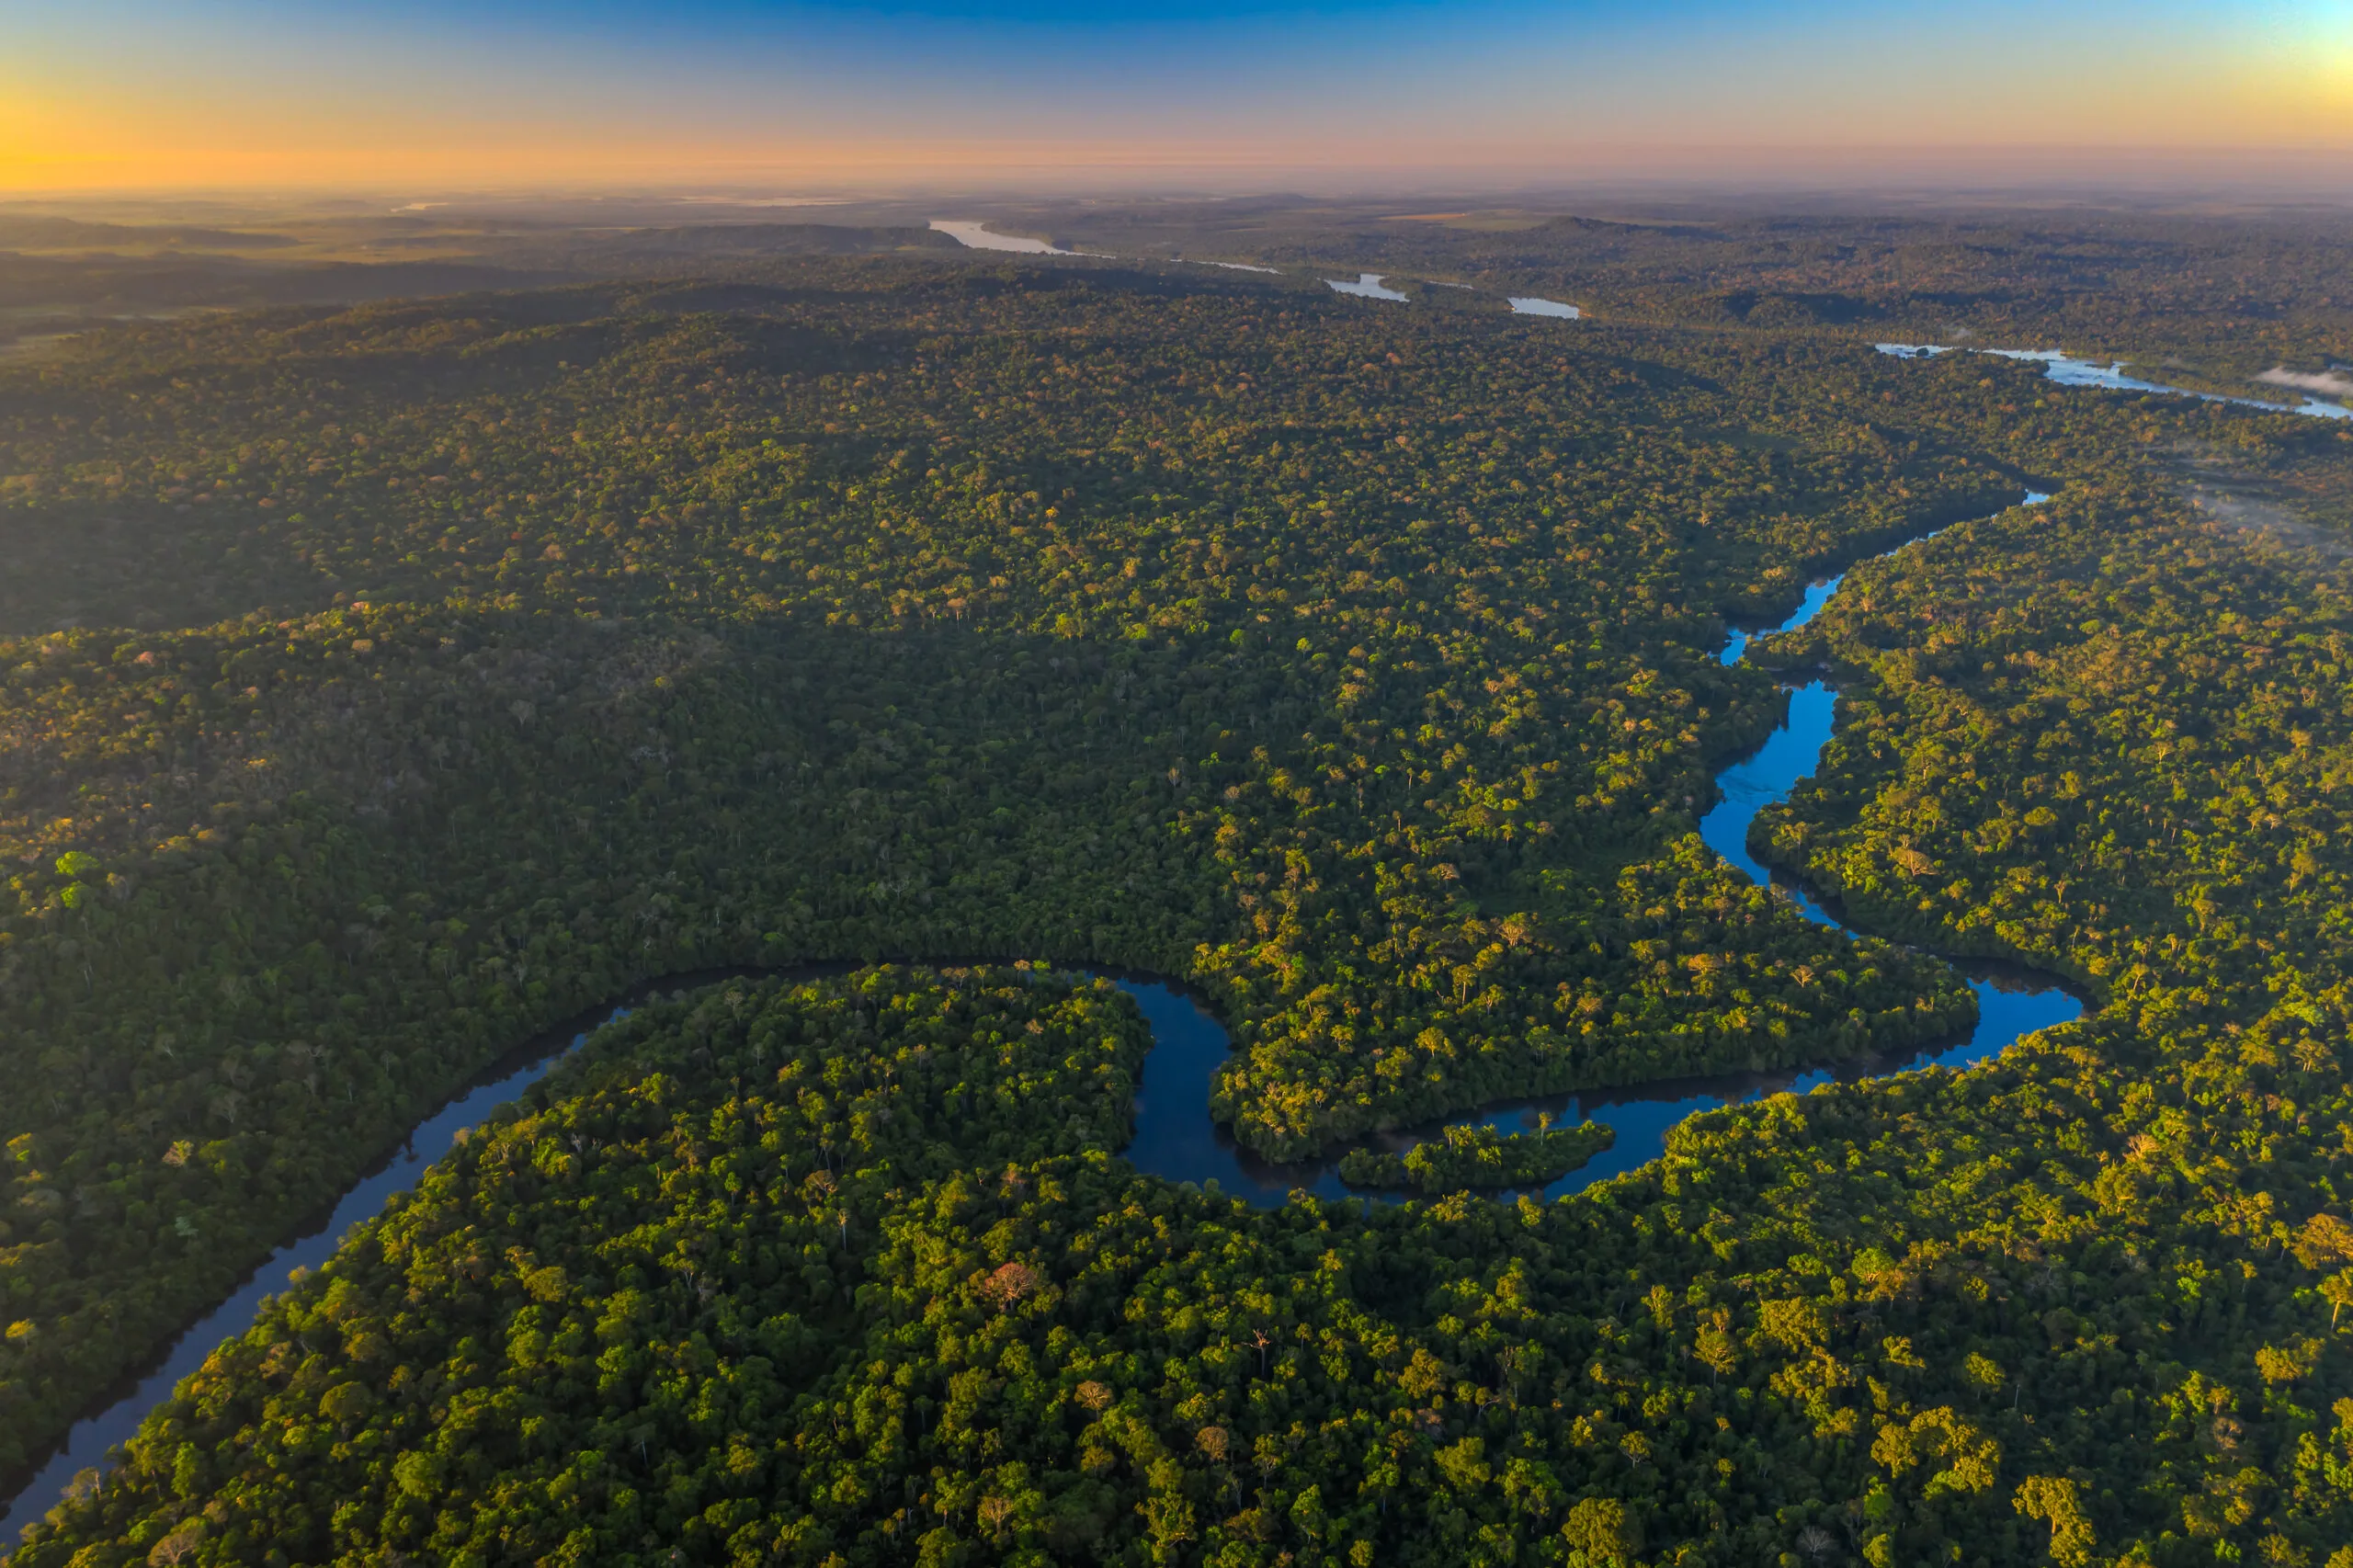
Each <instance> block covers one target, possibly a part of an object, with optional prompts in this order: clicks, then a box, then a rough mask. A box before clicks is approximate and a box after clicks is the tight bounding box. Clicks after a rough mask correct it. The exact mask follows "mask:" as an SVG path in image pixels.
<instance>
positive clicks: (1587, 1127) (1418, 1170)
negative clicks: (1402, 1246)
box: [1340, 1121, 1618, 1193]
mask: <svg viewBox="0 0 2353 1568" xmlns="http://www.w3.org/2000/svg"><path fill="white" fill-rule="evenodd" d="M1617 1141H1618V1135H1617V1133H1616V1132H1615V1131H1612V1130H1611V1129H1610V1128H1608V1126H1606V1125H1604V1124H1603V1123H1601V1122H1597V1121H1585V1122H1579V1123H1578V1124H1577V1125H1576V1126H1574V1127H1559V1128H1556V1127H1552V1126H1550V1125H1547V1126H1545V1127H1543V1128H1541V1129H1540V1130H1538V1131H1534V1132H1513V1133H1502V1132H1498V1131H1495V1129H1494V1128H1492V1127H1447V1128H1442V1129H1440V1130H1439V1133H1438V1136H1437V1137H1435V1138H1426V1139H1423V1140H1422V1141H1421V1142H1417V1143H1415V1145H1414V1146H1413V1147H1412V1148H1410V1149H1408V1150H1406V1151H1405V1152H1404V1153H1402V1154H1392V1153H1385V1152H1383V1151H1381V1150H1377V1149H1351V1150H1349V1151H1348V1152H1347V1153H1346V1154H1345V1155H1343V1156H1341V1159H1340V1175H1341V1176H1342V1177H1343V1178H1345V1179H1346V1180H1347V1181H1348V1182H1350V1183H1352V1184H1353V1185H1355V1186H1358V1187H1414V1188H1415V1189H1417V1190H1419V1191H1422V1192H1430V1193H1447V1192H1460V1191H1463V1190H1465V1189H1476V1188H1486V1189H1488V1190H1491V1191H1492V1190H1494V1189H1495V1188H1499V1187H1543V1186H1544V1185H1546V1184H1547V1183H1549V1182H1552V1181H1554V1180H1557V1179H1558V1178H1560V1177H1562V1176H1566V1175H1568V1174H1569V1173H1570V1172H1571V1171H1573V1170H1575V1169H1576V1168H1577V1167H1578V1166H1579V1165H1584V1164H1585V1163H1586V1161H1587V1160H1590V1159H1592V1158H1593V1157H1594V1156H1595V1155H1596V1154H1598V1153H1601V1152H1602V1151H1603V1150H1604V1149H1607V1148H1608V1147H1609V1146H1610V1145H1611V1144H1613V1143H1615V1142H1617Z"/></svg>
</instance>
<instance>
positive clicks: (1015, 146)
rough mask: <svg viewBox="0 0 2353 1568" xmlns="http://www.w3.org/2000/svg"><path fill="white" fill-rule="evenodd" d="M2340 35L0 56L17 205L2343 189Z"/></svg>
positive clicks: (2289, 22)
mask: <svg viewBox="0 0 2353 1568" xmlns="http://www.w3.org/2000/svg"><path fill="white" fill-rule="evenodd" d="M117 3H119V4H131V3H135V0H117ZM2348 24H2353V6H2348V5H2347V0H2301V3H2300V4H2290V6H2288V7H2287V8H2286V10H2285V11H2281V12H2275V13H2272V14H2268V17H2267V18H2256V19H2250V20H2249V21H2248V23H2247V24H2246V26H2245V27H2244V28H2240V29H2238V30H2237V31H2235V32H2234V33H2231V34H2230V35H2229V41H2230V47H2229V48H2228V49H2226V50H2217V49H2213V48H2204V47H2193V46H2192V44H2193V42H2194V40H2188V39H2186V38H2167V37H2165V36H2163V35H2162V29H2157V30H2155V31H2154V32H2153V33H2152V35H2151V36H2147V37H2143V38H2138V39H2124V40H2120V41H2119V42H2118V44H2117V46H2116V52H2115V53H2114V54H2113V56H2112V57H2110V58H2109V59H2107V60H2105V61H2103V62H2102V68H2101V69H2100V70H2099V71H2097V72H2092V71H2084V70H2080V69H2073V68H2070V67H2069V66H2068V65H2067V64H2066V62H2064V61H2061V60H2051V61H2043V62H2035V61H2034V60H2033V59H2032V58H2031V56H2030V55H2028V54H2023V53H2022V54H2021V58H2022V59H2023V60H2025V63H2022V64H2017V65H2012V66H2009V67H2008V68H2007V69H2006V70H2001V71H1995V70H1990V69H1986V68H1984V66H1983V63H1982V62H1980V61H1978V60H1977V59H1976V57H1972V58H1971V59H1968V60H1962V61H1961V62H1959V63H1954V64H1950V65H1949V66H1947V65H1945V64H1943V63H1942V57H1941V56H1938V55H1937V54H1935V53H1934V52H1933V51H1930V52H1929V53H1927V55H1925V56H1922V57H1925V58H1929V59H1931V60H1936V61H1938V62H1939V63H1938V69H1939V70H1940V71H1942V74H1941V75H1940V76H1938V77H1936V78H1934V79H1924V78H1923V77H1922V76H1921V74H1920V72H1919V70H1918V68H1917V66H1916V61H1915V58H1914V57H1912V56H1906V57H1904V58H1901V59H1897V58H1893V57H1894V56H1895V55H1897V54H1900V53H1901V52H1902V51H1901V50H1899V49H1898V48H1897V47H1896V46H1897V44H1899V43H1906V40H1904V39H1900V38H1895V36H1894V35H1893V34H1890V35H1888V36H1887V37H1873V38H1864V39H1858V38H1856V37H1854V36H1852V29H1847V31H1845V32H1842V31H1840V30H1839V29H1838V28H1835V27H1830V26H1827V25H1824V26H1821V27H1818V28H1817V30H1816V32H1815V33H1814V34H1813V35H1808V36H1807V37H1806V38H1802V39H1779V38H1776V39H1774V40H1771V47H1772V48H1778V49H1779V51H1780V52H1779V54H1778V55H1773V54H1771V53H1770V51H1769V50H1768V52H1767V53H1766V54H1765V55H1763V56H1759V55H1758V54H1757V51H1756V49H1755V48H1751V47H1749V45H1748V43H1747V42H1745V41H1744V40H1742V39H1740V38H1733V37H1725V38H1722V39H1720V40H1716V41H1715V42H1714V43H1713V44H1712V45H1711V43H1710V42H1709V40H1707V39H1705V38H1704V37H1702V38H1698V39H1697V40H1696V41H1690V42H1688V43H1686V42H1683V41H1680V40H1677V42H1676V43H1675V45H1674V47H1673V48H1671V49H1670V48H1668V47H1666V46H1665V44H1661V43H1658V42H1657V41H1656V40H1647V41H1646V40H1636V43H1635V44H1629V43H1627V42H1626V41H1625V40H1618V41H1617V42H1615V43H1613V44H1612V45H1611V47H1612V48H1615V49H1617V50H1618V51H1619V52H1620V56H1622V57H1623V59H1624V61H1625V62H1628V63H1625V64H1624V65H1623V67H1622V68H1620V66H1618V65H1613V64H1612V63H1611V62H1610V61H1605V60H1599V59H1598V57H1597V58H1596V59H1595V60H1584V61H1583V63H1582V66H1581V67H1580V61H1581V60H1583V57H1581V56H1580V55H1579V54H1578V53H1577V51H1576V50H1575V49H1574V48H1569V47H1567V46H1564V45H1563V44H1561V43H1560V42H1559V40H1554V41H1553V42H1552V44H1551V45H1549V46H1548V47H1549V48H1550V49H1551V51H1552V52H1551V54H1549V55H1546V54H1545V53H1544V51H1541V50H1535V49H1531V50H1529V51H1519V52H1517V53H1516V52H1515V51H1513V50H1512V49H1511V48H1510V47H1509V40H1504V42H1502V43H1495V41H1494V40H1488V43H1486V44H1483V45H1481V46H1480V48H1479V49H1469V50H1466V51H1458V53H1457V54H1455V55H1444V54H1441V53H1433V54H1431V55H1430V56H1428V57H1427V59H1424V58H1419V57H1415V56H1413V55H1411V54H1410V53H1406V54H1399V55H1397V57H1396V58H1390V59H1381V58H1372V57H1369V61H1370V62H1369V63H1365V62H1359V64H1361V66H1362V69H1361V70H1360V71H1359V72H1358V74H1356V75H1351V74H1349V72H1348V71H1346V70H1343V69H1341V68H1340V66H1339V65H1336V64H1333V63H1331V62H1324V68H1323V70H1322V74H1320V75H1315V74H1308V75H1306V76H1302V79H1301V81H1300V83H1299V85H1298V86H1297V87H1296V89H1295V90H1292V89H1291V88H1290V85H1288V84H1281V85H1278V86H1275V87H1269V86H1268V85H1267V84H1266V83H1265V82H1264V81H1253V82H1250V83H1246V84H1243V85H1237V86H1233V87H1232V88H1231V90H1223V91H1222V97H1218V96H1216V95H1215V94H1213V93H1212V92H1211V89H1209V88H1202V87H1199V86H1198V85H1194V84H1193V83H1192V82H1191V80H1190V79H1188V80H1186V81H1179V82H1176V84H1175V85H1170V86H1169V87H1168V88H1167V89H1166V90H1165V91H1163V92H1159V93H1154V92H1148V91H1139V92H1137V93H1135V94H1132V95H1126V96H1122V95H1120V93H1118V92H1115V91H1110V90H1103V91H1098V92H1096V93H1095V94H1094V95H1093V96H1092V97H1088V96H1087V95H1086V94H1084V93H1072V94H1057V93H1056V92H1055V91H1054V90H1052V82H1053V73H1052V70H1051V69H1050V68H1049V64H1047V63H1039V62H1028V63H1027V65H1026V69H1027V70H1028V72H1029V76H1030V77H1031V78H1033V80H1030V81H1026V82H1025V81H1022V80H1018V79H1013V78H1007V79H1006V80H1005V81H1004V82H1003V83H1002V84H1001V85H997V86H996V87H995V91H996V97H994V98H990V97H986V96H985V95H984V94H983V93H982V92H980V91H979V89H977V88H975V87H974V82H975V81H979V82H981V83H982V85H983V86H986V85H990V84H991V83H992V82H993V81H994V80H995V79H994V78H988V77H985V76H983V74H980V73H970V74H966V76H963V77H960V76H957V75H955V74H947V75H942V74H939V73H938V71H936V70H935V71H934V72H933V74H931V75H928V76H926V75H922V74H920V73H914V72H912V71H911V72H910V73H909V74H908V79H906V80H904V81H897V82H895V83H894V84H893V86H892V94H884V93H881V92H870V91H867V90H865V86H864V84H863V83H861V82H859V81H857V80H846V81H842V82H835V81H830V80H828V79H827V77H826V74H825V72H824V71H823V70H822V69H819V68H818V67H816V66H805V65H804V66H802V67H801V69H800V70H799V74H798V75H797V76H792V75H791V74H790V73H783V76H784V79H780V80H779V81H778V82H777V83H776V84H775V85H774V86H773V87H772V88H771V87H769V86H767V85H766V84H764V83H761V82H759V81H757V80H755V79H751V78H750V77H749V76H748V75H747V73H746V72H745V71H744V70H741V69H735V70H734V72H733V75H730V74H729V71H730V69H732V68H733V62H729V61H727V60H725V59H723V58H718V57H714V60H713V62H712V64H711V66H710V69H711V72H712V82H711V84H710V85H709V86H708V87H706V86H705V85H703V84H700V83H698V82H696V81H694V80H693V79H692V74H691V71H690V70H688V69H687V68H685V67H678V66H677V65H676V62H669V64H670V66H671V67H673V68H672V69H671V70H670V74H668V75H666V76H653V75H651V74H650V76H649V80H647V81H636V80H632V79H631V62H630V61H629V60H627V59H625V58H621V57H620V56H613V55H608V56H599V57H595V58H590V57H587V56H585V55H584V56H581V57H579V58H577V59H574V58H570V57H567V61H566V62H565V63H564V64H563V69H558V68H557V67H556V66H554V65H546V64H541V63H538V62H534V64H533V66H532V68H531V69H530V70H529V71H528V72H527V71H525V70H524V69H523V68H522V67H520V66H517V65H514V64H512V63H510V62H508V60H507V59H506V56H505V55H504V54H503V53H502V52H501V51H495V50H492V49H489V48H487V47H484V46H482V45H481V44H480V43H479V41H478V40H477V41H476V42H475V43H473V44H472V45H469V44H467V43H466V40H462V39H460V40H458V41H457V42H456V43H448V42H446V41H444V40H438V37H427V36H426V35H425V34H423V33H420V34H419V38H418V39H415V40H409V42H410V43H411V44H412V46H413V47H414V48H415V49H417V50H423V49H424V48H425V47H426V45H427V44H431V45H433V46H434V47H437V48H441V49H443V50H444V51H445V52H446V56H447V63H448V67H449V71H448V74H447V75H446V77H436V76H434V75H431V74H421V73H417V72H415V71H404V67H406V66H408V65H409V64H410V62H399V63H389V62H382V61H379V60H376V59H375V58H374V57H373V56H371V55H370V54H369V51H366V50H363V49H357V48H348V47H347V48H345V49H342V50H338V51H324V50H322V51H318V58H317V60H316V68H315V69H309V70H304V69H289V68H288V65H287V63H286V62H285V61H284V60H278V61H273V62H266V63H255V62H248V61H246V60H244V58H242V57H241V55H240V54H239V51H237V50H236V49H234V48H233V47H231V46H230V45H231V42H233V40H229V41H222V42H219V43H217V44H216V46H215V47H214V48H213V50H212V51H211V52H210V53H204V54H200V55H199V57H198V58H194V59H186V60H183V59H179V58H176V57H173V56H172V51H170V50H169V49H168V48H165V47H163V46H160V45H159V46H157V47H156V48H155V49H154V50H153V52H152V53H151V55H150V56H145V57H135V56H134V57H125V58H123V59H120V60H117V59H115V58H113V57H112V56H110V55H109V54H108V52H107V51H85V52H84V53H83V54H81V55H78V56H74V57H73V58H71V59H66V60H63V62H40V63H39V64H35V63H34V62H31V61H29V60H28V59H27V58H24V57H23V53H24V51H19V58H16V59H7V58H0V194H17V195H35V194H65V193H79V192H87V193H99V192H118V193H130V192H140V193H148V194H159V195H160V194H169V193H173V192H198V191H210V192H230V191H239V190H244V191H269V190H275V191H288V192H291V191H332V190H369V189H376V190H381V189H432V190H449V191H479V190H490V189H498V188H509V189H512V188H520V187H538V188H545V187H568V188H574V189H594V188H599V187H604V188H645V187H654V186H662V185H668V186H688V185H695V184H709V185H717V184H722V183H723V184H729V185H749V184H754V183H757V184H764V185H773V186H777V187H789V188H793V189H799V190H809V191H816V190H826V189H841V188H849V187H865V188H868V189H873V188H877V187H884V186H892V185H900V186H914V185H919V184H926V183H927V184H931V185H943V184H956V185H973V184H986V185H995V186H1009V185H1015V184H1025V183H1027V184H1037V183H1049V184H1051V183H1057V182H1066V181H1075V180H1084V179H1090V178H1091V179H1095V180H1098V181H1126V182H1131V183H1138V184H1142V183H1153V182H1174V181H1180V180H1184V179H1188V178H1203V179H1210V180H1215V181H1218V182H1220V183H1222V184H1229V185H1233V186H1236V187H1240V186H1247V185H1263V184H1273V183H1279V182H1281V183H1295V184H1302V185H1306V186H1313V185H1314V184H1315V183H1317V182H1318V181H1319V180H1322V181H1335V180H1352V179H1354V180H1361V179H1366V178H1377V177H1379V176H1384V175H1388V176H1398V177H1410V178H1417V179H1437V180H1443V179H1448V178H1456V179H1472V180H1497V181H1505V180H1517V181H1529V180H1543V179H1554V178H1573V177H1579V176H1588V175H1600V176H1608V175H1621V174H1630V175H1641V174H1663V175H1668V176H1705V175H1707V174H1710V173H1711V172H1717V173H1722V174H1725V175H1727V176H1746V175H1752V174H1757V173H1774V172H1788V173H1797V174H1809V173H1821V174H1836V173H1837V172H1838V171H1842V170H1845V171H1861V170H1864V169H1875V170H1880V171H1882V172H1886V173H1891V174H1899V175H1900V174H1901V173H1903V172H1904V171H1912V172H1916V173H1920V174H1929V175H1935V174H1949V175H1953V176H1959V177H1967V176H1970V175H1971V174H1972V173H1977V172H1993V171H2001V172H2005V173H2020V172H2028V173H2030V172H2033V171H2036V170H2044V171H2047V172H2050V173H2052V174H2054V175H2065V174H2067V173H2069V172H2071V171H2075V170H2084V171H2097V170H2116V169H2120V168H2131V169H2136V170H2139V171H2142V172H2143V173H2144V174H2153V175H2154V174H2162V173H2163V172H2164V168H2165V165H2166V164H2167V162H2168V161H2169V160H2173V161H2177V162H2178V163H2179V165H2180V166H2181V168H2182V169H2183V170H2184V171H2185V172H2186V173H2187V172H2190V171H2194V170H2198V169H2215V170H2225V171H2227V170H2229V169H2231V168H2241V169H2245V170H2248V171H2257V172H2259V171H2265V170H2269V171H2272V172H2275V173H2281V172H2284V173H2287V174H2290V175H2292V176H2294V177H2295V178H2297V179H2300V180H2302V181H2304V182H2306V183H2312V182H2313V181H2315V180H2318V181H2321V182H2324V183H2326V182H2328V181H2329V180H2330V179H2331V176H2334V181H2335V183H2339V184H2343V185H2345V186H2347V187H2353V25H2348ZM1757 36H1758V37H1760V38H1761V37H1766V36H1767V35H1765V34H1758V35H1757ZM419 40H422V41H419ZM1891 40H1893V41H1891ZM1638 44H1639V45H1640V47H1639V48H1638V47H1637V45H1638ZM1759 47H1763V46H1759ZM1907 47H1915V49H1916V48H1917V40H1910V42H1909V43H1908V44H1907ZM1942 47H1943V45H1942V42H1941V40H1938V48H1942ZM1956 47H1958V46H1956ZM1973 47H1976V48H1978V49H1979V51H1980V53H1981V54H1983V55H1984V57H1985V58H1986V59H1992V58H1994V57H1995V56H1994V54H1993V52H1992V51H1991V50H1990V48H1989V46H1985V45H1984V44H1983V43H1982V42H1981V43H1978V44H1976V45H1974V46H1973ZM1481 50H1483V52H1481ZM1645 50H1647V51H1648V52H1643V51H1645ZM35 52H37V51H35ZM1235 52H1236V53H1237V54H1240V53H1241V52H1243V51H1241V50H1239V49H1238V48H1237V49H1236V50H1235ZM1394 52H1395V51H1392V53H1394ZM290 58H292V59H293V62H294V64H295V65H296V66H298V67H299V66H301V65H302V64H303V63H304V61H303V60H302V59H301V57H300V56H299V54H297V55H294V56H290ZM1205 58H1211V67H1213V66H1214V65H1215V63H1216V62H1215V60H1214V58H1213V57H1207V56H1205ZM1616 58H1617V57H1614V56H1613V57H1612V59H1616ZM689 64H691V62H689ZM1211 67H1202V66H1200V65H1199V62H1195V68H1196V72H1197V74H1199V72H1200V71H1202V70H1210V69H1211ZM1129 68H1130V69H1131V70H1136V71H1141V70H1142V69H1143V67H1142V66H1138V65H1134V64H1133V63H1132V62H1131V64H1130V66H1129ZM876 69H877V70H880V69H881V68H880V67H877V68H876ZM1580 72H1581V74H1580ZM502 73H504V74H502ZM886 75H887V74H886ZM878 79H883V78H878ZM1071 79H1072V80H1073V81H1074V82H1079V83H1081V84H1082V85H1083V84H1084V82H1085V81H1086V77H1085V76H1083V75H1080V74H1074V75H1073V76H1072V77H1071ZM1200 79H1201V80H1203V81H1208V82H1210V83H1211V84H1212V86H1214V85H1216V84H1217V81H1218V78H1217V77H1216V76H1215V75H1214V74H1213V71H1212V74H1209V75H1206V76H1202V77H1201V78H1200ZM1040 83H1044V84H1045V85H1044V86H1040ZM960 94H961V97H960V96H959V95H960ZM893 95H895V96H893ZM1205 97H1207V98H1209V99H1210V100H1211V101H1203V99H1204V98H1205Z"/></svg>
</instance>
